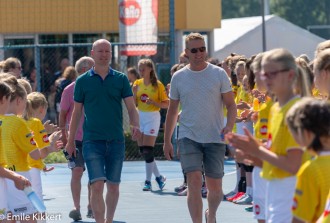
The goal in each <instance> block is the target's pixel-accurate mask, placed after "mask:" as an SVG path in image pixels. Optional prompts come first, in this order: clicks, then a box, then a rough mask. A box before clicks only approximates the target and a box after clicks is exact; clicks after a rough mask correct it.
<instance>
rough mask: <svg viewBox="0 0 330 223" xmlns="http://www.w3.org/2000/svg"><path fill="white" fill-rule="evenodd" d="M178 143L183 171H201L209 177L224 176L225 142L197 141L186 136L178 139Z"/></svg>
mask: <svg viewBox="0 0 330 223" xmlns="http://www.w3.org/2000/svg"><path fill="white" fill-rule="evenodd" d="M178 144H179V154H180V161H181V165H182V169H183V172H184V173H189V172H194V171H201V172H204V173H205V176H207V177H210V178H222V177H223V176H224V166H223V165H224V158H225V152H226V145H225V144H223V143H198V142H195V141H193V140H191V139H188V138H182V139H179V142H178Z"/></svg>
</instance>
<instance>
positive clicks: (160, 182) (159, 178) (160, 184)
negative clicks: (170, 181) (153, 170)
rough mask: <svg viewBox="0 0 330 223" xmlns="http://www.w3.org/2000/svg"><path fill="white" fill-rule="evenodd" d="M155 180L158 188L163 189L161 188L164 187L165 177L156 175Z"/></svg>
mask: <svg viewBox="0 0 330 223" xmlns="http://www.w3.org/2000/svg"><path fill="white" fill-rule="evenodd" d="M156 181H157V183H158V186H159V189H161V190H163V188H164V187H165V184H166V183H165V181H166V177H164V176H162V175H160V176H159V177H156Z"/></svg>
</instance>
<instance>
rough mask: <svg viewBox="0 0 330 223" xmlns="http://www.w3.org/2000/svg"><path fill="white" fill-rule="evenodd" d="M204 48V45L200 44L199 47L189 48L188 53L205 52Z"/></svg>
mask: <svg viewBox="0 0 330 223" xmlns="http://www.w3.org/2000/svg"><path fill="white" fill-rule="evenodd" d="M205 50H206V47H205V46H202V47H199V48H192V49H190V53H197V52H198V51H199V52H201V53H203V52H205Z"/></svg>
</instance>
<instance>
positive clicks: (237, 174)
mask: <svg viewBox="0 0 330 223" xmlns="http://www.w3.org/2000/svg"><path fill="white" fill-rule="evenodd" d="M240 180H241V168H240V167H238V166H237V164H236V186H235V188H234V190H233V191H234V192H235V193H237V192H238V183H239V181H240Z"/></svg>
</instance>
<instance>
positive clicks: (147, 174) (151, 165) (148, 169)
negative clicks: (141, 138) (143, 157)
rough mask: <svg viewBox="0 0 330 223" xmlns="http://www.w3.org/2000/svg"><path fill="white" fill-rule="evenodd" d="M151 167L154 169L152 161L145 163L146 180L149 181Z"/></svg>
mask: <svg viewBox="0 0 330 223" xmlns="http://www.w3.org/2000/svg"><path fill="white" fill-rule="evenodd" d="M153 169H154V162H151V163H146V180H148V181H151V176H152V172H153Z"/></svg>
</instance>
